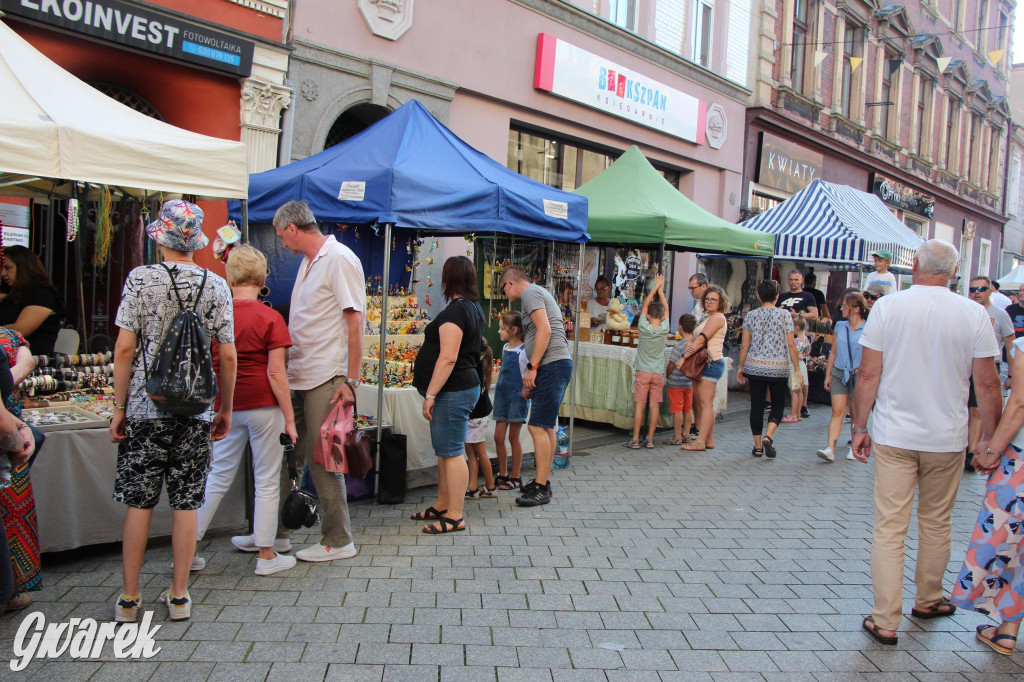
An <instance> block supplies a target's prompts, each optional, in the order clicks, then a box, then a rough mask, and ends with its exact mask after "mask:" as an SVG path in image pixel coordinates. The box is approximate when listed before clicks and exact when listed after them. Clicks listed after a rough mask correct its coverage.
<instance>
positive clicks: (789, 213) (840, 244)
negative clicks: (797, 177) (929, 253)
mask: <svg viewBox="0 0 1024 682" xmlns="http://www.w3.org/2000/svg"><path fill="white" fill-rule="evenodd" d="M741 225H743V226H744V227H749V228H751V229H753V230H759V231H761V232H766V233H769V234H774V235H775V258H776V259H780V260H803V261H815V262H820V263H830V264H834V265H853V266H862V265H869V264H870V262H871V254H872V253H873V252H874V251H876V250H878V249H887V250H889V251H891V252H892V256H893V258H892V266H893V267H894V268H901V269H910V268H911V267H912V266H913V264H914V253H915V252H916V251H917V249H918V247H919V246H920V245H921V243H922V240H921V238H920V237H919V236H918V235H917V234H916V233H914V232H913V231H912V230H911V229H910V228H908V227H906V226H905V225H904V224H903V223H901V222H900V221H899V220H897V219H896V216H894V215H893V214H892V212H891V211H890V210H889V209H887V208H886V207H885V204H883V203H882V202H881V200H879V198H878V197H876V196H875V195H873V194H868V193H867V192H861V191H858V190H856V189H853V188H852V187H849V186H847V185H838V184H835V183H831V182H824V181H822V180H815V181H814V182H812V183H811V184H809V185H808V186H807V187H805V188H803V189H802V190H800V191H799V192H797V193H796V194H794V195H793V196H791V197H790V198H789V199H786V200H785V201H783V202H782V203H781V204H779V205H778V206H776V207H774V208H772V209H770V210H768V211H765V212H764V213H762V214H760V215H757V216H754V217H753V218H751V219H749V220H747V221H745V222H743V223H741Z"/></svg>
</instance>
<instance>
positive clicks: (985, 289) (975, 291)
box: [967, 287, 988, 294]
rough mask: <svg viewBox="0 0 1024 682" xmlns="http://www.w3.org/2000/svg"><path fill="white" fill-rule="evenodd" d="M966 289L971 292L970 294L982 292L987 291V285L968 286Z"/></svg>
mask: <svg viewBox="0 0 1024 682" xmlns="http://www.w3.org/2000/svg"><path fill="white" fill-rule="evenodd" d="M967 291H969V292H971V293H972V294H983V293H985V292H986V291H988V287H969V288H968V289H967Z"/></svg>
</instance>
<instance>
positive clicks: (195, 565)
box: [171, 556, 206, 572]
mask: <svg viewBox="0 0 1024 682" xmlns="http://www.w3.org/2000/svg"><path fill="white" fill-rule="evenodd" d="M204 568H206V559H204V558H203V557H201V556H194V557H192V565H191V566H189V568H188V570H190V571H192V572H195V571H201V570H203V569H204ZM171 570H172V571H173V570H174V562H173V561H172V562H171Z"/></svg>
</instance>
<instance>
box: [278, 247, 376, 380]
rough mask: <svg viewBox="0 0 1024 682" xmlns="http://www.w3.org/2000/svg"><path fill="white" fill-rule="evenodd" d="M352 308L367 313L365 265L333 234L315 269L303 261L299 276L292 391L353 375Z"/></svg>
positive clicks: (291, 329)
mask: <svg viewBox="0 0 1024 682" xmlns="http://www.w3.org/2000/svg"><path fill="white" fill-rule="evenodd" d="M307 265H308V266H309V268H308V270H307ZM346 308H352V309H354V310H357V311H359V312H363V311H365V310H366V281H365V278H364V277H363V264H362V262H360V260H359V259H358V258H357V257H356V254H354V253H352V249H350V248H348V247H347V246H345V245H344V244H340V243H338V240H337V239H335V238H334V236H333V235H332V236H330V237H328V238H327V241H325V242H324V245H323V246H321V247H320V251H319V252H318V253H317V254H316V257H315V258H314V259H313V261H312V265H310V261H309V258H303V259H302V263H300V264H299V272H298V273H297V274H296V275H295V285H294V286H293V287H292V303H291V307H290V308H289V310H288V333H289V334H290V335H291V337H292V347H291V349H289V351H288V384H289V387H290V388H292V389H294V390H296V391H308V390H310V389H313V388H316V387H317V386H319V385H321V384H323V383H325V382H327V381H330V380H331V379H333V378H334V377H339V376H344V375H346V374H347V373H348V325H347V324H346V322H345V315H344V311H345V309H346ZM360 340H361V339H360ZM353 378H357V377H353Z"/></svg>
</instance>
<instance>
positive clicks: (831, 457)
mask: <svg viewBox="0 0 1024 682" xmlns="http://www.w3.org/2000/svg"><path fill="white" fill-rule="evenodd" d="M818 457H821V458H822V459H823V460H825V461H826V462H834V461H836V454H835V453H834V452H832V448H830V447H826V448H822V449H821V450H818Z"/></svg>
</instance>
